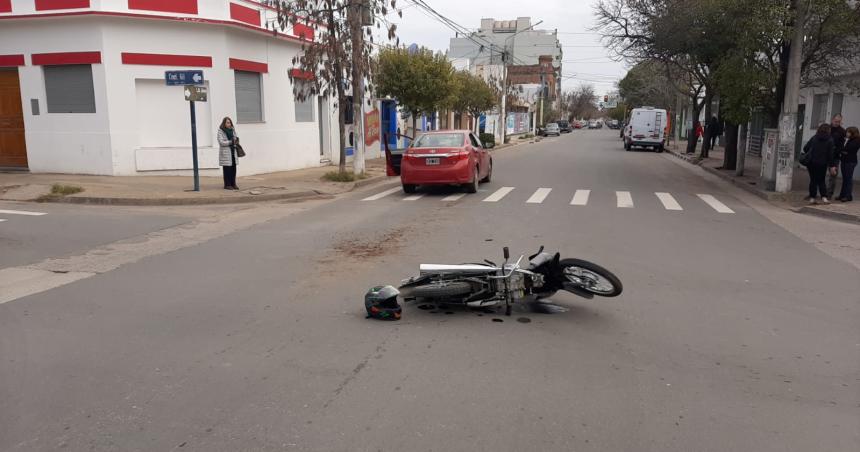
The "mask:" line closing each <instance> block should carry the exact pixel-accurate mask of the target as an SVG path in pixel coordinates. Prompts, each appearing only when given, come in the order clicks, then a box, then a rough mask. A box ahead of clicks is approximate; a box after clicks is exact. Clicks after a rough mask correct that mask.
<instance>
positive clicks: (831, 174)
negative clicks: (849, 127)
mask: <svg viewBox="0 0 860 452" xmlns="http://www.w3.org/2000/svg"><path fill="white" fill-rule="evenodd" d="M830 136H831V137H833V145H834V146H835V148H834V151H833V152H834V154H833V162H832V164H831V166H830V170H829V171H828V172H827V196H829V197H830V198H831V199H833V194H834V192H835V191H836V178H837V177H839V161H840V160H841V158H842V148H843V147H845V129H843V128H842V115H838V114H837V115H834V116H833V119H831V120H830ZM842 177H845V176H842Z"/></svg>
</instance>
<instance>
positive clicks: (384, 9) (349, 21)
mask: <svg viewBox="0 0 860 452" xmlns="http://www.w3.org/2000/svg"><path fill="white" fill-rule="evenodd" d="M270 4H271V6H273V7H274V8H275V9H276V10H277V13H278V18H277V21H276V23H273V24H271V25H269V24H267V26H271V28H272V31H285V30H286V29H287V28H292V29H293V30H297V29H298V30H300V31H299V32H298V35H299V37H300V38H302V39H303V42H302V52H301V53H300V54H299V55H298V56H296V57H295V58H293V61H292V63H293V65H294V66H295V67H294V70H292V71H290V79H291V80H292V81H293V82H294V85H293V95H294V96H295V98H296V100H299V101H305V100H307V99H308V98H310V97H312V96H317V95H320V96H324V97H329V96H332V95H334V96H336V98H337V109H338V131H339V141H338V143H339V147H340V165H339V171H340V172H341V173H343V172H345V171H346V143H345V136H344V135H345V123H346V112H347V108H348V107H347V104H348V102H349V101H348V97H347V95H346V90H347V87H348V86H350V84H351V85H352V89H353V92H354V93H355V92H360V91H361V89H356V88H361V87H362V86H363V84H365V83H367V84H368V85H370V86H372V82H373V74H372V73H371V68H372V64H371V56H372V53H373V49H374V48H373V44H374V42H373V40H374V38H373V33H372V32H371V30H369V29H365V26H366V25H370V24H373V25H375V26H376V28H377V29H381V28H382V26H383V25H384V26H385V28H386V31H387V38H388V39H395V32H396V29H397V27H396V25H394V24H391V23H389V22H387V19H386V17H387V16H388V14H389V13H390V12H391V11H393V10H395V8H396V0H290V1H286V0H274V1H271V2H270ZM389 7H390V9H389ZM297 25H299V26H300V27H298V28H297V27H296V26H297ZM305 30H309V31H310V33H308V32H307V31H305ZM354 44H358V45H357V46H354ZM353 98H354V102H356V103H357V105H358V107H360V106H361V102H362V101H363V100H362V99H361V97H360V96H353ZM354 105H356V104H355V103H354ZM353 111H355V112H356V113H355V114H354V115H353V118H354V119H353V122H354V123H358V122H357V121H355V119H358V118H359V116H358V115H359V114H360V113H359V112H360V111H361V109H360V108H355V107H353ZM361 132H362V131H359V130H356V134H358V135H360V134H361ZM359 164H360V165H361V166H359ZM363 165H364V162H359V161H358V159H356V167H357V168H363Z"/></svg>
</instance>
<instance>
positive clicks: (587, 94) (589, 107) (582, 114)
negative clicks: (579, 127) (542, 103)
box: [561, 83, 597, 119]
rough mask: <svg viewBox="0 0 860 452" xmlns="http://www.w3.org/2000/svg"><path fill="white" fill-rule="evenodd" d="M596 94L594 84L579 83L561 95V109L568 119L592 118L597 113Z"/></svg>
mask: <svg viewBox="0 0 860 452" xmlns="http://www.w3.org/2000/svg"><path fill="white" fill-rule="evenodd" d="M596 101H597V95H596V94H594V86H592V85H589V84H585V83H583V84H581V85H579V87H577V88H576V89H575V90H573V91H572V92H569V93H565V94H564V95H562V101H561V104H562V111H564V112H565V113H566V114H567V115H568V119H592V118H593V117H595V116H596V115H597V105H596Z"/></svg>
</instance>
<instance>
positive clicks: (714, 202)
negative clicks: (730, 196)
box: [696, 195, 735, 213]
mask: <svg viewBox="0 0 860 452" xmlns="http://www.w3.org/2000/svg"><path fill="white" fill-rule="evenodd" d="M696 196H698V197H699V198H701V199H702V201H705V203H707V204H708V205H709V206H711V207H712V208H713V209H714V210H716V211H717V212H719V213H735V211H734V210H732V209H729V206H727V205H725V204H723V203H721V202H720V201H719V200H718V199H717V198H715V197H713V196H712V195H696Z"/></svg>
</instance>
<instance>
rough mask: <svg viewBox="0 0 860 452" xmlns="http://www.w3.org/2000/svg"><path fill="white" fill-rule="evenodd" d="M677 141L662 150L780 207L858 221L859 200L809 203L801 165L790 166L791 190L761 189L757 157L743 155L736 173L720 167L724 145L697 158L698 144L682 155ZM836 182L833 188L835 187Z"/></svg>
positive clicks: (807, 185) (684, 144)
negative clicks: (740, 172) (740, 170)
mask: <svg viewBox="0 0 860 452" xmlns="http://www.w3.org/2000/svg"><path fill="white" fill-rule="evenodd" d="M680 145H681V146H686V143H681V144H680ZM678 146H679V144H678V143H672V144H671V145H670V146H669V147H668V148H667V149H666V150H667V152H669V153H670V154H672V155H674V156H675V157H678V158H680V159H683V160H686V161H688V162H690V163H692V164H694V165H699V166H701V167H702V169H704V170H705V171H707V172H709V173H711V174H714V175H716V176H719V177H720V178H722V179H724V180H726V181H728V182H731V183H732V184H734V185H737V186H738V187H739V188H742V189H744V190H746V191H748V192H750V193H753V194H755V195H756V196H758V197H760V198H763V199H765V200H767V201H770V202H772V203H774V204H777V205H780V206H781V207H784V208H787V209H790V210H793V211H795V212H798V213H805V214H810V215H816V216H821V217H826V218H832V219H837V220H842V221H848V222H856V223H860V202H858V201H855V202H849V203H841V202H838V201H836V202H834V203H832V204H829V205H820V204H819V205H809V203H808V202H806V201H804V200H803V199H804V198H805V197H806V196H808V193H807V191H808V188H809V173H807V171H806V169H805V168H803V167H797V168H795V169H794V176H793V177H792V190H791V192H789V193H776V192H772V191H767V190H764V189H763V188H762V187H761V186H760V184H761V181H760V178H759V175H760V174H761V157H754V156H750V155H747V156H746V160H745V162H744V175H743V176H736V175H735V171H734V170H724V169H722V166H723V156H724V148H722V147H719V146H718V147H717V148H716V149H712V150H711V151H710V152H709V153H708V154H709V156H708V158H707V159H700V158H699V154H700V153H701V149H702V148H701V145H700V146H698V147H697V148H696V154H694V155H686V154H684V153H683V151H679V150H678V149H679V148H678ZM839 184H841V181H839V182H838V183H837V187H836V189H837V190H838V189H839Z"/></svg>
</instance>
